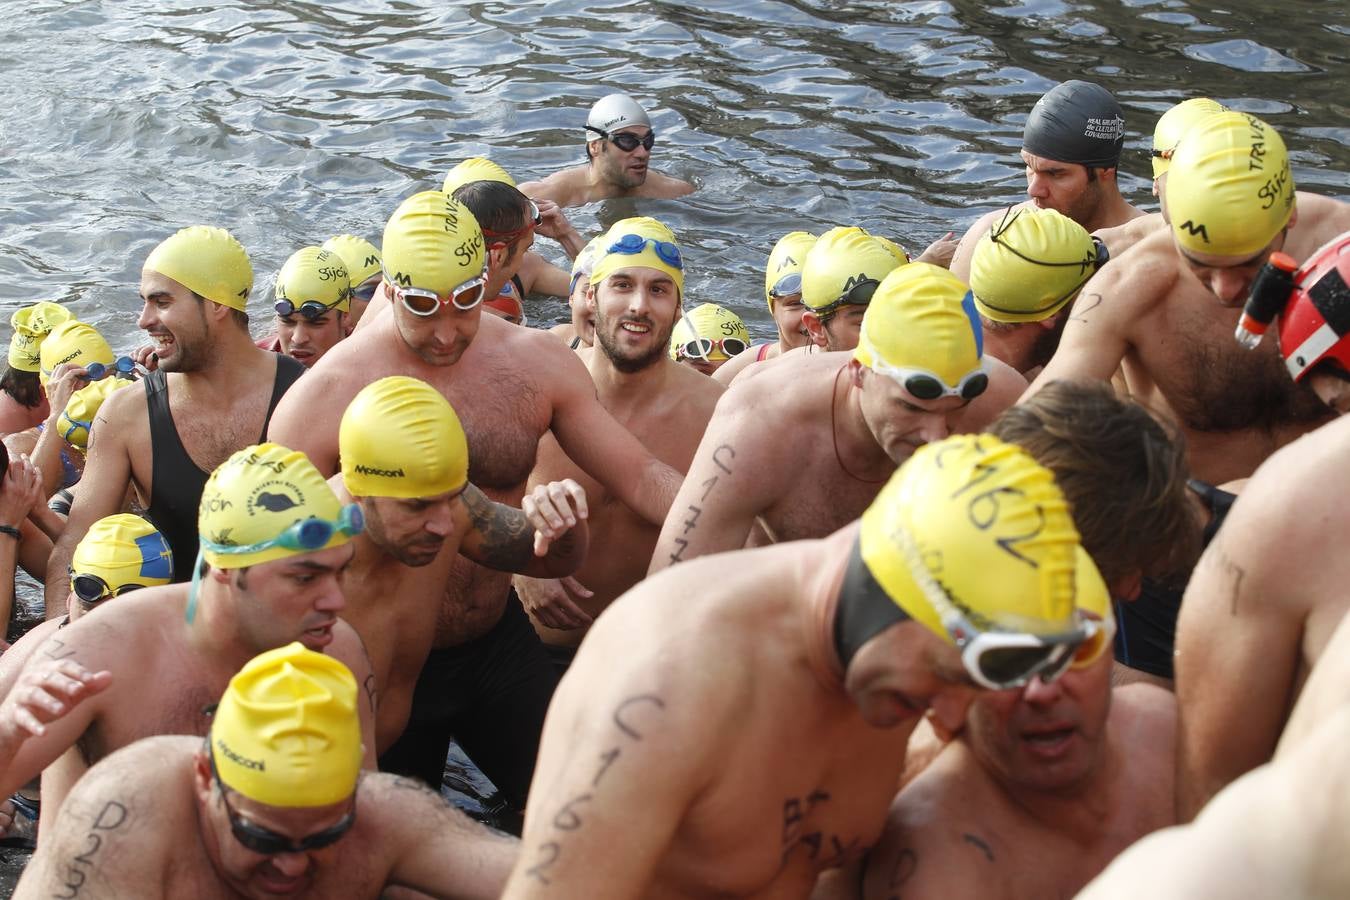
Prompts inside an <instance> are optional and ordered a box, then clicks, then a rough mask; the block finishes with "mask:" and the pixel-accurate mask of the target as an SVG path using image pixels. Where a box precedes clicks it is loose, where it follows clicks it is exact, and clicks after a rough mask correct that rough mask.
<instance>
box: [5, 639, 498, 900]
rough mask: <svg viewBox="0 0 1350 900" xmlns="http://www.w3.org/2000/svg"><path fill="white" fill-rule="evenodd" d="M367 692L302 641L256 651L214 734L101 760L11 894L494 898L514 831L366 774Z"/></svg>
mask: <svg viewBox="0 0 1350 900" xmlns="http://www.w3.org/2000/svg"><path fill="white" fill-rule="evenodd" d="M360 693H361V692H360V689H359V688H358V687H357V683H356V678H355V677H354V676H353V675H352V672H351V671H350V670H349V669H348V668H347V667H346V666H344V665H343V664H342V663H340V662H338V661H337V660H334V659H330V658H329V657H326V656H322V655H320V654H318V653H314V652H312V651H310V650H306V649H305V648H303V647H302V646H300V645H299V644H291V645H289V646H286V647H281V648H279V649H276V650H270V651H267V652H266V653H263V654H261V655H259V656H257V657H255V658H254V659H252V660H251V661H250V662H249V663H248V664H247V665H245V666H244V667H243V669H241V670H240V671H239V673H238V674H237V675H235V676H234V677H233V678H231V679H230V682H229V686H228V687H227V688H226V690H225V693H224V695H223V696H222V697H221V698H220V703H219V705H218V706H217V707H216V708H215V715H214V717H213V719H212V723H211V730H210V734H209V735H208V736H207V738H206V741H205V743H203V741H202V740H201V738H197V737H181V736H173V737H153V738H147V739H145V740H142V741H138V742H136V743H135V744H133V745H131V746H130V747H127V748H125V749H123V750H120V751H118V752H117V753H115V754H113V755H112V756H110V757H109V758H108V759H106V760H104V761H103V762H101V763H100V764H99V765H97V766H95V767H94V768H93V769H92V770H91V771H90V773H89V774H88V775H87V776H86V777H85V778H84V779H83V780H82V781H81V782H80V784H79V786H78V787H77V788H76V789H75V791H74V793H72V794H71V796H70V798H69V801H68V803H67V806H66V810H65V812H64V814H63V815H62V816H61V818H60V819H59V820H58V821H57V822H56V823H55V825H54V828H53V831H52V833H51V834H50V835H48V836H46V837H44V840H43V844H42V849H41V850H39V851H38V852H37V853H36V854H35V855H34V856H33V859H32V861H31V862H30V863H29V865H28V867H27V869H26V870H25V871H24V875H23V879H22V880H21V881H20V883H19V886H18V888H17V890H16V893H15V895H14V896H15V897H19V898H25V897H29V898H36V897H50V896H52V895H53V893H60V894H65V893H66V892H70V894H71V895H72V896H77V895H79V894H80V887H81V886H82V885H84V884H85V883H86V882H88V883H90V884H93V885H97V886H98V892H97V895H98V896H117V897H143V898H171V897H200V898H210V900H215V898H226V897H233V898H238V897H252V898H267V897H278V896H288V897H314V898H318V897H350V898H354V900H374V898H375V897H378V896H381V895H382V891H383V890H384V888H385V886H386V885H399V886H404V887H408V888H413V889H416V890H419V891H422V892H424V894H430V895H431V896H434V897H457V898H484V900H486V898H490V897H496V896H498V894H500V892H501V888H502V885H503V884H504V882H505V880H506V875H507V873H508V872H509V870H510V866H511V863H512V862H513V861H514V859H515V856H516V843H515V841H512V840H510V839H508V838H505V837H502V836H501V835H497V834H493V833H492V832H490V831H488V830H487V829H486V828H483V827H482V826H480V825H476V824H474V823H473V822H471V821H470V820H469V819H468V818H467V817H465V816H464V815H463V814H462V813H459V812H457V811H455V810H453V809H451V808H450V807H449V806H447V805H446V804H445V802H444V801H442V800H441V798H440V797H438V796H436V795H435V794H433V793H431V792H430V791H428V790H426V789H424V788H421V787H418V786H417V785H415V784H412V783H410V782H408V781H407V780H406V779H402V778H398V777H396V776H393V775H381V774H375V773H364V774H363V773H362V772H361V760H362V756H363V753H362V747H361V743H362V734H361V727H360V724H359V720H358V716H357V708H358V706H359V705H360V704H361V703H362V701H361V700H360V699H359V698H360ZM424 894H419V896H422V895H424Z"/></svg>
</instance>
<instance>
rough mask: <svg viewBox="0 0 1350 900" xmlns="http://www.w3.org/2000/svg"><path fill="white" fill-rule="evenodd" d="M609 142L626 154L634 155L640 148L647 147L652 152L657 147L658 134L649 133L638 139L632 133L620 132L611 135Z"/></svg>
mask: <svg viewBox="0 0 1350 900" xmlns="http://www.w3.org/2000/svg"><path fill="white" fill-rule="evenodd" d="M609 140H610V143H612V144H613V145H614V146H615V147H618V148H619V149H620V150H622V151H623V152H624V153H632V152H633V151H634V150H636V149H637V148H638V147H645V148H647V149H648V150H650V149H652V147H654V146H656V132H655V131H649V132H647V133H646V134H645V135H643V136H642V137H638V136H637V135H636V134H633V133H632V132H631V131H620V132H619V133H618V134H611V135H610V136H609Z"/></svg>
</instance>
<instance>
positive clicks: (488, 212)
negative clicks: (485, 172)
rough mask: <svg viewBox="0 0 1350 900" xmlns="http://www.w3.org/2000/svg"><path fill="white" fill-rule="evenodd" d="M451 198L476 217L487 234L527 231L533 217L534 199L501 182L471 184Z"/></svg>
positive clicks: (463, 185)
mask: <svg viewBox="0 0 1350 900" xmlns="http://www.w3.org/2000/svg"><path fill="white" fill-rule="evenodd" d="M450 196H452V197H454V198H455V199H456V200H458V201H459V202H460V203H463V204H464V206H465V207H467V208H468V210H469V212H471V213H473V217H474V218H475V219H477V220H478V225H479V227H480V228H482V229H483V231H485V232H487V231H491V232H495V233H497V234H508V233H510V232H512V231H518V230H520V229H521V228H524V227H525V220H526V217H527V216H529V204H530V199H529V198H528V197H526V196H525V195H524V194H522V193H521V192H520V191H518V190H516V189H515V188H513V187H512V186H511V185H509V184H504V183H502V182H500V181H470V182H467V183H465V184H461V185H460V186H459V187H457V188H455V192H454V193H453V194H451V195H450ZM517 240H518V239H517ZM489 243H491V242H490V241H489ZM512 243H514V241H513V242H512Z"/></svg>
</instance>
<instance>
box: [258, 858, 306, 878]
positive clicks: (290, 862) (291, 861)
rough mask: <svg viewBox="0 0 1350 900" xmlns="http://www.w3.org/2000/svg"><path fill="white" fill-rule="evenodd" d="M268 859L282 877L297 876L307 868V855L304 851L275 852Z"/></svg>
mask: <svg viewBox="0 0 1350 900" xmlns="http://www.w3.org/2000/svg"><path fill="white" fill-rule="evenodd" d="M268 861H269V862H271V863H272V865H273V866H274V867H275V868H276V870H277V871H278V872H279V873H281V876H282V877H283V878H298V877H299V876H301V875H303V874H305V870H306V869H308V868H309V855H308V854H305V853H276V854H273V855H272V857H271V858H270V859H269V860H268Z"/></svg>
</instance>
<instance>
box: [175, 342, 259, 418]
mask: <svg viewBox="0 0 1350 900" xmlns="http://www.w3.org/2000/svg"><path fill="white" fill-rule="evenodd" d="M276 355H277V354H275V353H272V352H270V351H267V350H263V349H261V348H260V347H257V346H255V345H254V343H253V340H252V339H251V338H250V337H249V335H248V332H246V331H244V330H243V329H241V328H235V327H234V326H232V325H229V326H225V327H223V328H222V329H221V330H220V331H219V332H218V333H217V334H216V335H215V337H214V340H213V341H212V343H211V348H210V349H209V350H208V351H207V352H206V353H205V354H204V358H203V359H202V360H201V361H200V365H199V366H198V367H197V368H195V369H193V370H192V371H190V372H181V373H177V374H180V375H181V376H182V377H183V378H184V379H185V380H186V383H187V384H188V385H191V386H192V387H191V388H190V390H192V391H193V392H194V393H195V394H196V395H197V396H199V397H208V396H210V397H216V398H219V399H221V400H226V401H228V400H229V399H232V398H233V397H235V396H236V395H237V392H236V391H234V390H232V386H233V385H234V384H235V383H236V382H237V381H239V380H240V379H242V378H249V377H252V376H253V375H254V373H256V371H257V368H258V365H259V363H260V361H261V360H263V359H265V358H268V357H275V356H276ZM199 386H200V388H199Z"/></svg>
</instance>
